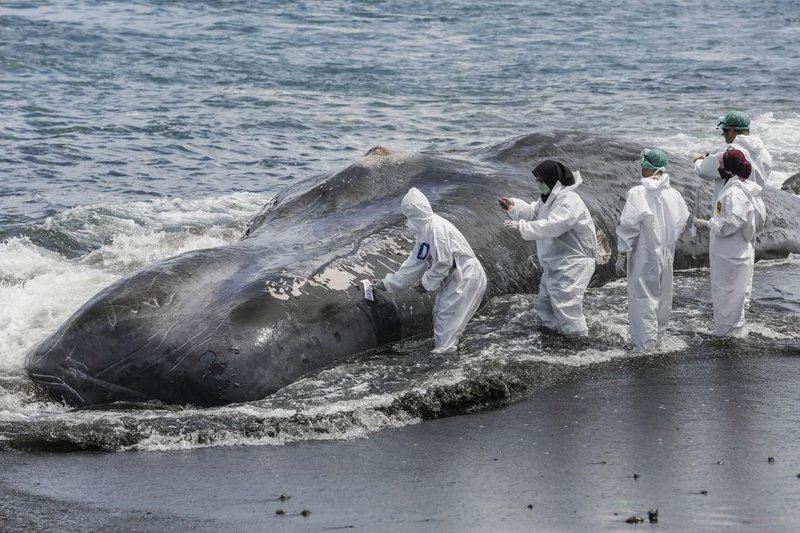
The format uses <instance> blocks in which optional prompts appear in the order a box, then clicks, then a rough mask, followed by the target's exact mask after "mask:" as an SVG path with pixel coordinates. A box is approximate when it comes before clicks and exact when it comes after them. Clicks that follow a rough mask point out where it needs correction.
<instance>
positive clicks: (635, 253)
mask: <svg viewBox="0 0 800 533" xmlns="http://www.w3.org/2000/svg"><path fill="white" fill-rule="evenodd" d="M668 166H669V160H668V158H667V154H665V153H664V152H663V151H661V150H645V151H644V152H642V158H641V168H642V170H641V175H642V183H641V185H637V186H635V187H633V188H632V189H631V190H630V191H628V196H627V198H626V199H625V207H623V209H622V214H621V215H620V219H619V225H618V226H617V247H618V256H617V264H616V270H617V274H618V275H620V276H625V275H626V274H627V277H628V320H629V323H630V329H631V340H632V341H633V346H634V349H635V350H636V351H641V350H645V349H647V348H650V347H652V346H653V345H654V344H655V343H656V342H657V341H658V340H659V339H661V338H662V337H663V336H664V335H665V334H666V332H667V326H668V325H669V317H670V314H671V312H672V268H673V259H674V257H675V245H676V243H677V241H678V237H680V235H681V233H683V230H684V228H685V227H686V221H687V220H688V218H689V209H688V208H687V207H686V202H685V201H684V200H683V196H681V193H679V192H678V191H676V190H675V189H673V188H672V187H671V186H670V183H669V174H667V167H668Z"/></svg>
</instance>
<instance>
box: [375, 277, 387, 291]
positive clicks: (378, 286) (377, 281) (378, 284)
mask: <svg viewBox="0 0 800 533" xmlns="http://www.w3.org/2000/svg"><path fill="white" fill-rule="evenodd" d="M372 288H373V289H375V290H376V291H385V290H386V285H384V283H383V280H382V279H373V280H372Z"/></svg>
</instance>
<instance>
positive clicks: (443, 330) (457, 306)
mask: <svg viewBox="0 0 800 533" xmlns="http://www.w3.org/2000/svg"><path fill="white" fill-rule="evenodd" d="M456 262H457V263H458V264H457V265H456V268H454V269H453V272H452V274H450V275H449V276H448V277H447V279H446V280H445V282H444V283H443V284H442V286H441V287H440V288H439V290H437V291H436V299H435V301H434V304H433V335H434V338H435V342H436V345H435V347H434V349H433V352H434V353H441V352H446V351H448V350H450V349H452V348H453V347H455V345H456V344H457V343H458V339H459V337H460V336H461V334H462V333H463V332H464V329H466V327H467V323H468V322H469V320H470V318H472V315H474V314H475V312H476V311H477V310H478V307H479V306H480V304H481V299H482V298H483V293H484V292H486V273H485V272H484V271H483V267H482V266H481V264H480V262H479V261H478V260H477V259H475V258H473V257H463V256H462V257H459V258H458V259H457V260H456Z"/></svg>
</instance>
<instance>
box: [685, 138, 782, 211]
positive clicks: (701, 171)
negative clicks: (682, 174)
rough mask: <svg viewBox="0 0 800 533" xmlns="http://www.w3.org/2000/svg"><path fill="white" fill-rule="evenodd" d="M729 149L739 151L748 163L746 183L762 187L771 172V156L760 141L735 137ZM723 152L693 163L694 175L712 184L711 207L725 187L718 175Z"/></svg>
mask: <svg viewBox="0 0 800 533" xmlns="http://www.w3.org/2000/svg"><path fill="white" fill-rule="evenodd" d="M729 147H733V148H736V149H737V150H741V151H742V152H743V153H744V156H745V157H746V158H747V160H748V161H750V165H751V166H752V167H753V171H752V173H751V174H750V178H749V180H748V181H750V182H752V183H755V184H756V185H760V186H761V187H764V184H765V183H766V182H767V180H768V179H769V175H770V173H771V172H772V156H771V155H770V154H769V152H767V149H766V148H764V143H762V142H761V139H759V138H758V137H755V136H753V135H737V136H736V139H734V141H733V142H732V143H731V144H729V145H728V146H726V147H725V150H727V149H728V148H729ZM725 150H723V151H722V152H719V153H717V154H714V155H710V156H708V157H706V158H705V159H700V160H698V161H695V163H694V173H695V174H696V175H697V176H699V177H701V178H702V179H704V180H706V181H710V182H712V183H714V195H713V196H712V198H711V205H712V207H713V206H715V205H716V204H717V199H718V198H719V195H720V193H721V192H722V188H723V187H724V186H725V180H724V179H722V178H721V177H720V175H719V167H720V166H721V165H722V154H724V153H725Z"/></svg>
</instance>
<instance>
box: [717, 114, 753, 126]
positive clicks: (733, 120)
mask: <svg viewBox="0 0 800 533" xmlns="http://www.w3.org/2000/svg"><path fill="white" fill-rule="evenodd" d="M717 127H718V128H722V129H723V130H727V129H731V128H732V129H734V130H736V131H745V130H749V129H750V115H748V114H747V113H745V112H744V111H728V112H727V113H725V116H724V117H722V118H720V119H719V124H717Z"/></svg>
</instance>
